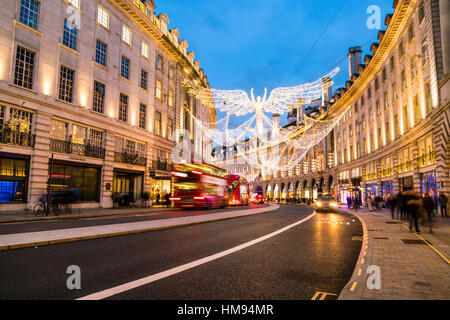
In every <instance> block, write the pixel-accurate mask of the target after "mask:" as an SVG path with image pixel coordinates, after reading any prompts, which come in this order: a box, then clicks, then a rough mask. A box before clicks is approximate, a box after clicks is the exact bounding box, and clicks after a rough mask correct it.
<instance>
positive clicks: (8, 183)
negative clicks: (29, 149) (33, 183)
mask: <svg viewBox="0 0 450 320" xmlns="http://www.w3.org/2000/svg"><path fill="white" fill-rule="evenodd" d="M29 165H30V159H29V157H22V156H18V155H17V156H15V155H5V156H3V155H0V204H13V203H25V202H26V201H27V191H28V172H29Z"/></svg>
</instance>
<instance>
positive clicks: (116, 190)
mask: <svg viewBox="0 0 450 320" xmlns="http://www.w3.org/2000/svg"><path fill="white" fill-rule="evenodd" d="M143 190H144V172H139V171H128V170H122V169H115V170H114V174H113V194H114V195H115V198H116V201H117V200H119V198H124V197H125V198H126V202H132V201H133V202H134V201H137V200H141V199H142V197H143V193H144V192H143ZM122 200H123V199H122Z"/></svg>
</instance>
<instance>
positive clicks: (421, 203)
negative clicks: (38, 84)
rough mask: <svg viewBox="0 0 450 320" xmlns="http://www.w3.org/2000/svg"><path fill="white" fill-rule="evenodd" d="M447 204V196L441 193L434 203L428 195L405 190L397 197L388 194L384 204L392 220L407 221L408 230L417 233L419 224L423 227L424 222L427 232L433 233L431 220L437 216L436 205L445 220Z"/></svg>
mask: <svg viewBox="0 0 450 320" xmlns="http://www.w3.org/2000/svg"><path fill="white" fill-rule="evenodd" d="M447 204H448V199H447V196H446V195H445V194H443V193H441V194H440V195H439V198H438V199H437V201H436V200H435V199H434V198H433V197H432V195H431V194H430V193H425V194H423V195H420V194H419V193H418V192H417V191H414V190H407V191H405V192H402V193H400V194H398V195H397V196H394V195H392V194H390V195H389V197H388V198H387V202H386V205H387V207H388V208H389V209H390V210H391V215H392V219H394V220H395V219H397V220H406V221H409V228H410V230H414V229H415V230H416V232H417V233H420V232H421V231H420V228H419V224H422V226H423V225H425V222H428V227H429V232H430V233H433V218H435V217H438V215H439V212H438V205H440V208H441V217H442V218H446V217H448V215H447ZM420 222H421V223H420Z"/></svg>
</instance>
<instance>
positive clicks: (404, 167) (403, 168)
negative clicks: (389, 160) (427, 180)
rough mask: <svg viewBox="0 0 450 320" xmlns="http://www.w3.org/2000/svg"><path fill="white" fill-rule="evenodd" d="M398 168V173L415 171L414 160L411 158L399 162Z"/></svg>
mask: <svg viewBox="0 0 450 320" xmlns="http://www.w3.org/2000/svg"><path fill="white" fill-rule="evenodd" d="M396 168H397V173H405V172H410V171H413V170H414V165H413V161H412V160H409V161H406V162H402V163H399V164H398V165H397V167H396Z"/></svg>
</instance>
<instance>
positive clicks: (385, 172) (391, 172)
mask: <svg viewBox="0 0 450 320" xmlns="http://www.w3.org/2000/svg"><path fill="white" fill-rule="evenodd" d="M393 175H394V168H386V169H383V170H381V171H380V176H381V178H385V177H391V176H393Z"/></svg>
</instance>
